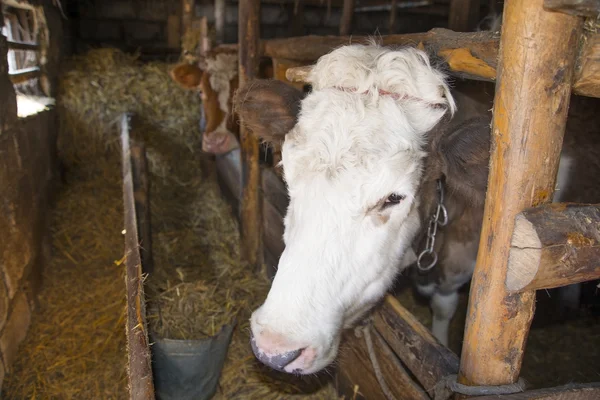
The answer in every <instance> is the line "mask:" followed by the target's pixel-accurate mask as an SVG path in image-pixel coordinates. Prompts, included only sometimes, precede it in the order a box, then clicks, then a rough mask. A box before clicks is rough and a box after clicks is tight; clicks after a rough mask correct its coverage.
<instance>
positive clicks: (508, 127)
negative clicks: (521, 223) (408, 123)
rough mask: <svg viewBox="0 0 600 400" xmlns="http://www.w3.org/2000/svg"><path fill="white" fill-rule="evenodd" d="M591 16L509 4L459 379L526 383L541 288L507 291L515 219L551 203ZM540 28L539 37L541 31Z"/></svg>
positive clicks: (539, 4)
mask: <svg viewBox="0 0 600 400" xmlns="http://www.w3.org/2000/svg"><path fill="white" fill-rule="evenodd" d="M581 26H582V22H581V20H580V19H578V18H576V17H572V16H569V15H565V14H560V13H552V12H546V11H544V10H543V0H530V1H511V2H506V3H505V5H504V23H503V26H502V37H501V44H500V49H501V50H500V65H499V67H498V70H499V74H498V83H497V85H496V94H495V99H494V112H493V115H494V117H493V124H492V148H491V157H490V173H489V178H488V190H487V196H486V202H485V208H484V218H483V227H482V233H481V239H480V244H479V252H478V256H477V263H476V267H475V272H474V274H473V279H472V283H471V292H470V293H471V294H470V299H469V310H468V317H467V324H466V328H465V337H464V346H463V350H462V357H461V370H460V376H459V381H460V383H463V384H467V385H486V386H487V385H504V384H510V383H514V382H516V381H517V379H518V377H519V372H520V370H521V364H522V361H523V351H524V349H525V342H526V339H527V335H528V332H529V327H530V324H531V320H532V318H533V312H534V308H535V292H533V291H530V292H525V293H517V294H511V293H508V292H507V290H506V287H505V284H504V282H505V281H506V274H507V266H508V254H509V249H510V242H511V237H512V232H513V228H514V221H515V217H516V215H517V214H518V213H519V212H521V211H523V210H524V209H525V208H528V207H535V206H538V205H541V204H544V203H548V202H550V201H551V200H552V195H553V192H554V187H555V182H556V174H557V171H558V164H559V160H560V152H561V146H562V140H563V135H564V132H565V124H566V120H567V111H568V108H569V100H570V96H571V80H572V75H573V69H574V65H575V58H576V52H577V43H578V41H579V38H580V33H581ZM534 32H535V34H533V33H534Z"/></svg>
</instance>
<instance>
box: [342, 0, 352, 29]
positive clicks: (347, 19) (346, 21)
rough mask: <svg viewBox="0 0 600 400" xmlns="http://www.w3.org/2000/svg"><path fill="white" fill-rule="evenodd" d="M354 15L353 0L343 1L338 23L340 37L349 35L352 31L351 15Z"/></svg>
mask: <svg viewBox="0 0 600 400" xmlns="http://www.w3.org/2000/svg"><path fill="white" fill-rule="evenodd" d="M353 14H354V0H344V5H343V7H342V20H341V21H340V36H346V35H349V34H350V31H351V30H352V15H353Z"/></svg>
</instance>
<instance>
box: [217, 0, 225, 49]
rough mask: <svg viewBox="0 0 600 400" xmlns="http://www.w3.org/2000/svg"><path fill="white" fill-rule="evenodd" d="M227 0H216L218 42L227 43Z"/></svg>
mask: <svg viewBox="0 0 600 400" xmlns="http://www.w3.org/2000/svg"><path fill="white" fill-rule="evenodd" d="M225 6H226V4H225V0H215V31H216V36H217V37H216V41H217V44H223V43H225Z"/></svg>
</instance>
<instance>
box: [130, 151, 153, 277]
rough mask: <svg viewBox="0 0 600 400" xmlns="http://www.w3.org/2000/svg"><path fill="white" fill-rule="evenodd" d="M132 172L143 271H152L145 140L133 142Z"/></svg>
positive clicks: (148, 182) (146, 272)
mask: <svg viewBox="0 0 600 400" xmlns="http://www.w3.org/2000/svg"><path fill="white" fill-rule="evenodd" d="M130 153H131V174H132V177H133V191H134V192H133V196H134V198H135V211H136V220H137V229H138V234H139V239H140V253H141V257H142V272H143V273H145V274H148V273H152V271H153V270H154V257H153V256H152V225H151V220H150V181H149V179H148V160H147V159H146V146H145V145H144V143H143V142H139V141H134V142H132V143H131V151H130Z"/></svg>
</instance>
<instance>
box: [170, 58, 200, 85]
mask: <svg viewBox="0 0 600 400" xmlns="http://www.w3.org/2000/svg"><path fill="white" fill-rule="evenodd" d="M169 75H170V76H171V79H173V80H174V81H175V82H177V83H178V84H179V85H180V86H181V87H183V88H184V89H197V88H198V87H199V86H200V81H201V80H202V69H200V67H198V66H197V65H193V64H187V63H183V64H178V65H176V66H175V67H173V68H172V69H171V71H169Z"/></svg>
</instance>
